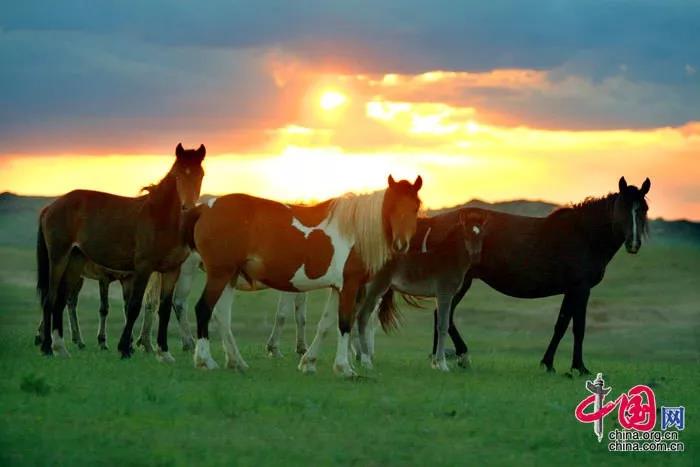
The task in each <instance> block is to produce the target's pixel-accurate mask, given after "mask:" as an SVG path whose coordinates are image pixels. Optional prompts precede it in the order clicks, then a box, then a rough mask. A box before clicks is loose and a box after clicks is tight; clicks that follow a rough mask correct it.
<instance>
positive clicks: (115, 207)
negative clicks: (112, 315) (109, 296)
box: [37, 144, 206, 360]
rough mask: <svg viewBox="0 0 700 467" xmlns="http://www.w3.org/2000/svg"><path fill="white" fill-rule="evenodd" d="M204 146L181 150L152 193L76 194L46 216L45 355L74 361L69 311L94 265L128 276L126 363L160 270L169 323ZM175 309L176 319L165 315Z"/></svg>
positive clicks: (42, 252) (41, 253) (41, 271)
mask: <svg viewBox="0 0 700 467" xmlns="http://www.w3.org/2000/svg"><path fill="white" fill-rule="evenodd" d="M205 154H206V149H205V148H204V145H202V146H200V147H199V149H196V150H185V149H183V147H182V145H181V144H178V146H177V148H176V150H175V155H176V159H175V162H174V163H173V165H172V167H171V168H170V171H169V172H168V173H167V175H166V176H165V177H164V178H163V179H162V180H161V181H160V182H159V183H158V184H156V185H152V186H150V187H147V188H146V191H148V194H147V195H145V196H141V197H138V198H127V197H123V196H116V195H112V194H108V193H102V192H98V191H88V190H76V191H72V192H70V193H68V194H66V195H63V196H61V197H60V198H58V199H57V200H56V201H54V202H53V203H51V204H50V205H49V206H47V207H46V208H44V209H43V210H42V212H41V214H40V216H39V232H38V238H37V266H38V281H37V290H38V291H39V294H40V298H41V304H42V308H43V323H44V333H43V337H42V343H41V350H42V352H43V353H44V354H46V355H51V354H52V353H53V350H56V351H57V352H59V353H60V354H64V355H67V354H68V352H67V351H66V349H65V345H64V343H63V309H64V308H65V305H66V300H67V297H69V296H70V295H71V294H73V293H74V291H75V289H76V288H77V287H78V286H79V285H80V283H81V280H82V279H81V277H82V275H83V274H84V271H85V269H86V267H88V268H97V269H98V270H103V271H108V272H110V273H113V274H115V275H118V276H120V277H124V278H125V282H124V285H125V286H126V289H127V291H128V292H127V293H126V295H127V298H128V304H127V306H126V310H127V313H126V314H127V319H126V325H125V326H124V331H123V332H122V336H121V339H120V341H119V345H118V348H119V351H120V352H121V355H122V357H123V358H127V357H130V356H131V354H132V353H133V348H132V345H131V334H132V330H133V326H134V322H135V321H136V318H137V317H138V314H139V311H140V309H141V302H142V300H143V293H144V290H145V288H146V284H147V282H148V279H149V277H150V275H151V273H152V272H154V271H157V272H161V273H163V285H162V291H161V294H162V296H161V304H160V308H159V314H160V316H161V320H162V321H165V322H164V323H163V324H164V326H163V328H164V329H165V330H167V319H168V318H169V315H170V313H169V311H170V307H171V301H172V290H173V286H174V284H175V282H176V281H177V277H178V274H179V270H180V264H181V263H182V261H184V259H185V258H186V257H187V255H188V253H189V248H188V246H187V244H186V243H185V242H184V241H183V236H182V230H181V227H182V223H183V222H184V219H185V213H184V212H183V211H184V210H185V209H188V208H191V207H193V206H194V205H195V202H196V201H197V199H198V198H199V192H200V188H201V184H202V178H203V176H204V170H203V169H202V165H201V164H202V160H203V159H204V156H205ZM165 308H167V310H168V313H165V310H164V309H165ZM164 337H165V336H164V335H161V334H160V333H159V335H158V343H159V344H160V348H159V349H158V350H159V353H160V355H161V356H162V358H163V359H166V360H171V359H172V356H171V355H170V354H169V352H168V348H167V342H166V339H165V338H164Z"/></svg>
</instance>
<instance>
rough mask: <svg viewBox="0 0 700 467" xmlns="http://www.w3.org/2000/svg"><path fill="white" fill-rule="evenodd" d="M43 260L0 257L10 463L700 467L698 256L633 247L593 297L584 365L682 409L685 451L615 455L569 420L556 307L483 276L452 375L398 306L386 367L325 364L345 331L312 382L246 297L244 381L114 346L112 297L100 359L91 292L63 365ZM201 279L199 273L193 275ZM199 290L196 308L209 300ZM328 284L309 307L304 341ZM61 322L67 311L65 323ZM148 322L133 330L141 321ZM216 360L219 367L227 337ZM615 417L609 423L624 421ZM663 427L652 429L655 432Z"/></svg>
mask: <svg viewBox="0 0 700 467" xmlns="http://www.w3.org/2000/svg"><path fill="white" fill-rule="evenodd" d="M33 270H34V256H33V251H32V250H30V249H26V248H14V247H13V248H10V247H6V248H1V247H0V374H1V375H2V376H1V377H0V465H19V464H22V465H116V464H119V465H200V464H213V465H217V464H218V465H224V464H226V465H271V464H277V465H280V464H282V465H325V464H354V465H382V466H386V465H407V464H408V465H433V466H438V465H440V466H441V465H479V464H499V465H521V464H524V465H532V464H538V465H548V464H553V465H623V464H625V465H626V464H644V465H646V464H649V465H650V464H663V465H693V464H694V465H698V463H699V462H700V454H699V453H700V451H699V449H700V447H699V442H700V436H699V435H700V418H698V417H697V415H696V414H697V413H698V408H700V391H699V386H700V385H699V384H698V383H700V372H699V371H698V370H699V366H698V364H699V363H700V291H699V290H698V285H699V284H698V277H700V247H697V246H691V245H685V244H678V245H648V246H645V247H644V248H642V251H641V252H640V254H639V255H637V256H630V255H627V254H625V253H624V252H620V253H618V256H617V257H616V258H615V259H614V260H613V262H612V263H611V265H610V267H609V269H608V272H607V276H606V278H605V280H604V281H603V283H602V284H601V285H600V286H598V287H597V288H596V289H594V291H593V293H592V295H591V301H590V305H589V310H588V327H587V335H586V341H585V346H584V357H585V362H586V365H587V366H588V368H590V369H591V371H594V372H595V371H603V372H605V375H606V381H607V383H608V384H609V385H611V386H612V387H613V392H612V394H611V397H612V396H617V395H618V394H619V393H620V392H623V391H626V390H627V389H629V388H630V387H631V386H633V385H635V384H647V385H650V386H652V387H653V388H654V390H655V391H656V397H657V405H659V406H660V405H664V404H666V405H684V406H685V407H686V412H687V413H686V429H685V431H683V432H682V433H681V435H680V440H681V441H684V442H685V446H686V451H685V452H684V453H646V454H632V453H609V452H608V450H607V447H606V444H605V442H604V443H603V444H599V443H598V442H597V440H596V439H595V437H594V435H593V433H592V427H591V425H583V424H580V423H578V422H577V421H576V420H575V419H574V416H573V410H574V407H575V406H576V404H577V403H578V402H579V401H580V400H581V399H582V398H583V397H585V396H586V395H587V392H586V391H585V390H584V382H585V378H581V377H574V378H570V377H567V376H565V375H564V373H565V372H566V370H567V369H568V367H569V364H570V360H571V336H570V333H567V336H566V337H565V339H564V340H563V341H562V344H561V346H560V348H559V352H558V354H557V359H556V368H557V369H558V370H559V372H558V373H557V374H556V375H550V374H545V373H544V372H543V371H541V370H540V369H539V367H538V362H539V360H540V358H541V356H542V353H543V352H544V349H545V347H546V345H547V343H548V340H549V338H550V336H551V330H552V327H553V324H554V321H555V318H556V315H557V313H558V307H559V302H560V297H553V298H549V299H541V300H515V299H511V298H508V297H505V296H502V295H500V294H498V293H496V292H493V291H491V290H489V289H488V288H487V287H486V286H485V285H484V284H482V283H476V284H475V286H474V287H473V291H472V292H471V293H470V295H468V296H467V298H466V299H465V300H464V302H463V303H462V304H461V305H460V309H459V310H458V317H457V321H458V326H459V327H460V329H461V330H462V332H463V334H464V335H465V337H466V339H467V341H468V343H469V345H470V349H471V352H472V363H473V369H472V370H471V371H466V370H459V369H457V368H456V365H455V364H454V362H453V363H452V366H453V371H452V372H451V373H449V374H442V373H437V372H435V371H433V370H431V369H430V367H429V364H428V349H429V347H430V343H431V339H432V331H431V325H432V315H431V314H430V313H428V312H427V311H425V310H416V309H406V310H405V312H404V320H403V326H402V328H401V330H399V331H398V332H396V333H394V334H392V335H390V336H383V335H378V339H377V358H376V361H375V367H376V369H375V370H374V371H372V372H371V373H369V372H367V371H362V370H360V373H361V374H362V375H364V376H365V377H363V378H358V379H356V380H341V379H338V378H337V377H335V376H334V375H333V373H332V371H331V364H332V360H333V356H334V354H335V339H334V338H333V339H330V338H329V339H328V340H327V341H326V344H325V346H324V352H323V353H322V356H321V360H320V362H319V365H318V369H319V371H318V373H317V374H316V375H313V376H306V375H302V374H300V373H299V372H298V371H297V370H296V363H297V358H296V356H295V355H294V353H293V345H294V338H293V333H294V329H293V328H294V326H293V325H291V324H288V326H287V327H286V328H285V332H284V335H283V342H282V343H283V351H284V352H285V358H283V359H280V360H272V359H269V358H268V357H267V356H266V355H265V353H264V350H263V349H264V342H265V340H266V338H267V335H268V333H269V331H270V329H271V323H272V318H273V314H274V310H275V305H276V294H275V293H274V292H269V291H264V292H258V293H241V294H239V295H238V297H237V302H236V309H235V310H234V317H233V320H234V330H235V332H236V337H237V339H238V342H239V345H240V346H241V350H242V352H243V354H244V356H245V358H246V359H247V361H248V363H249V364H250V366H251V368H250V370H249V371H248V372H247V373H245V374H240V373H234V372H231V371H226V370H217V371H211V372H205V371H201V370H195V369H194V368H193V367H192V359H191V355H189V354H186V353H184V352H182V351H180V350H179V339H178V337H177V335H176V332H175V327H174V326H172V328H173V329H172V332H171V335H170V343H171V346H172V347H173V348H174V349H175V350H176V351H175V352H174V355H175V357H176V358H177V359H178V361H177V363H176V364H174V365H172V366H164V365H162V364H159V363H157V362H156V361H155V359H154V358H153V357H152V356H149V355H146V354H144V353H141V352H138V353H137V354H136V355H135V356H134V357H133V358H132V359H131V360H129V361H122V360H120V359H119V358H118V354H117V352H116V341H117V338H118V336H119V333H120V332H121V326H122V320H123V318H122V312H121V306H122V304H121V301H120V300H119V298H118V297H119V294H120V291H119V290H118V286H116V285H115V286H113V290H112V314H111V315H110V319H109V328H108V333H109V337H108V338H109V345H110V347H111V349H112V350H111V351H109V352H104V351H99V350H98V349H97V344H96V339H95V334H96V331H97V305H98V297H97V288H96V286H95V284H92V283H90V284H86V287H85V288H84V291H83V294H82V296H81V302H80V315H81V323H82V329H83V335H84V337H85V339H86V342H87V344H88V346H87V348H86V349H84V350H82V351H80V350H78V349H77V348H76V347H75V346H73V345H72V344H69V350H70V351H71V352H72V358H71V359H59V358H44V357H41V356H40V354H39V350H38V349H37V348H36V347H34V345H33V336H34V330H35V326H36V324H37V322H38V319H39V311H38V306H37V302H36V298H35V295H34V272H33ZM200 281H201V278H200ZM201 287H202V285H201V282H200V283H198V284H197V285H196V286H195V288H194V290H195V291H196V293H195V294H193V296H192V297H191V300H192V302H193V301H194V300H195V299H196V297H195V295H198V293H199V291H201ZM324 299H325V292H317V293H313V294H311V296H310V301H309V321H308V322H309V326H308V329H307V340H308V341H310V340H311V338H312V336H313V331H314V330H315V323H316V321H315V320H316V318H317V317H318V315H319V313H320V311H321V306H322V304H323V301H324ZM65 323H66V328H67V323H68V322H67V316H66V320H65ZM137 326H138V325H137ZM214 342H216V345H214V346H213V347H212V348H213V350H214V352H215V353H214V357H215V358H216V359H217V360H218V361H219V362H220V363H221V362H223V352H222V350H221V346H220V345H219V344H218V341H214ZM614 420H615V417H614V416H610V417H608V418H607V419H606V422H605V423H606V430H609V429H612V428H613V427H614V426H616V425H617V423H616V421H614ZM657 429H658V425H657Z"/></svg>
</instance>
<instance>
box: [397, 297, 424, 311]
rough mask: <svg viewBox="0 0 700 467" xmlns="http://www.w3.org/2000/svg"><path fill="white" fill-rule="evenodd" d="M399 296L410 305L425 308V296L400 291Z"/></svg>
mask: <svg viewBox="0 0 700 467" xmlns="http://www.w3.org/2000/svg"><path fill="white" fill-rule="evenodd" d="M401 298H403V301H404V302H406V303H408V304H409V305H410V306H413V307H416V308H426V307H425V305H424V302H425V297H417V296H414V295H406V294H404V293H402V294H401Z"/></svg>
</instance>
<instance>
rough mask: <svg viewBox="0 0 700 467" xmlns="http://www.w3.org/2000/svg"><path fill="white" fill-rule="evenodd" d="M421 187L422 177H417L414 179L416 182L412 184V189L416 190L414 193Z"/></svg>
mask: <svg viewBox="0 0 700 467" xmlns="http://www.w3.org/2000/svg"><path fill="white" fill-rule="evenodd" d="M422 186H423V177H421V176H420V175H419V176H418V177H417V178H416V181H415V182H413V189H414V190H416V191H418V190H420V187H422Z"/></svg>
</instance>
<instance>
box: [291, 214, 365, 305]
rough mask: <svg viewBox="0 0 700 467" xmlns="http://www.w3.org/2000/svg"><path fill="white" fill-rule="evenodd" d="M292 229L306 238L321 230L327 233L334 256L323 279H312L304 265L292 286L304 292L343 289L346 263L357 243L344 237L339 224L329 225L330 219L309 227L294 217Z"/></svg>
mask: <svg viewBox="0 0 700 467" xmlns="http://www.w3.org/2000/svg"><path fill="white" fill-rule="evenodd" d="M292 227H294V228H295V229H297V230H299V231H300V232H301V233H302V234H304V238H308V237H309V235H310V234H311V232H313V231H314V230H320V231H321V232H323V233H325V234H326V235H327V236H328V238H330V240H331V245H332V246H333V256H332V257H331V261H330V264H329V265H328V269H327V270H326V272H325V273H324V274H323V275H322V276H321V277H318V278H315V279H311V278H310V277H309V276H308V275H307V274H306V266H305V265H304V264H302V265H301V266H300V267H299V269H297V271H296V272H295V273H294V275H293V276H292V279H291V280H290V282H291V284H292V285H293V286H294V287H295V288H296V289H297V290H299V291H302V292H305V291H308V290H314V289H320V288H323V287H331V286H333V287H337V288H338V289H342V288H343V270H344V269H345V262H346V261H347V260H348V256H349V255H350V250H351V249H352V247H353V245H354V244H355V242H354V241H349V240H348V239H346V238H345V237H343V235H341V233H340V230H339V229H338V225H337V223H336V222H330V223H329V222H328V218H325V219H323V220H322V221H321V223H320V224H318V225H317V226H315V227H307V226H305V225H304V224H302V223H301V222H300V221H299V219H297V218H296V217H293V218H292ZM312 254H313V253H312Z"/></svg>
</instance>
